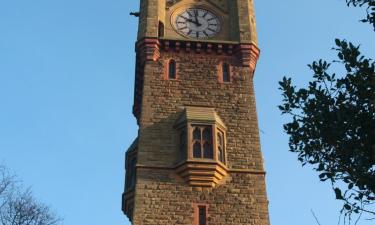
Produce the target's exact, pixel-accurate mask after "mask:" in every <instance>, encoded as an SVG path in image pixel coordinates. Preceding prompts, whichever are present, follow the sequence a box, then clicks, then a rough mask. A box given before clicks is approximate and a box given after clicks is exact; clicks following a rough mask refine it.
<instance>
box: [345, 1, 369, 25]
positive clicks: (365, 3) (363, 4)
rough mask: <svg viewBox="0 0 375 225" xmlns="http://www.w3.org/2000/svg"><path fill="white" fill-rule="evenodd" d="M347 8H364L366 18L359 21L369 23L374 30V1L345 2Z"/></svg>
mask: <svg viewBox="0 0 375 225" xmlns="http://www.w3.org/2000/svg"><path fill="white" fill-rule="evenodd" d="M345 1H346V4H347V5H348V6H354V7H365V8H366V17H365V18H364V19H362V20H361V21H362V22H364V23H370V24H372V26H373V27H374V30H375V0H345Z"/></svg>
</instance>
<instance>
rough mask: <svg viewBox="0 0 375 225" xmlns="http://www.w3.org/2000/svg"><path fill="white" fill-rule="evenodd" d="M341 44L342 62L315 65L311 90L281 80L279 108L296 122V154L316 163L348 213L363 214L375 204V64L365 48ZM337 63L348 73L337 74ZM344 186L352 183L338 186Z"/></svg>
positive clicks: (292, 141)
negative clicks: (361, 49)
mask: <svg viewBox="0 0 375 225" xmlns="http://www.w3.org/2000/svg"><path fill="white" fill-rule="evenodd" d="M335 44H336V47H335V48H333V50H334V51H336V52H337V57H338V60H336V61H333V63H330V62H327V61H325V60H322V59H321V60H318V61H315V62H313V63H311V64H309V65H308V67H309V68H310V69H311V71H312V73H313V79H312V81H310V82H309V84H308V85H307V87H305V88H299V87H296V86H294V85H293V83H292V79H291V78H287V77H284V78H283V79H282V81H280V82H279V85H280V86H279V89H280V90H281V91H282V96H283V100H282V104H281V105H279V106H278V107H279V110H280V111H281V113H282V114H285V115H289V116H290V119H291V120H290V121H289V122H288V123H286V124H284V131H285V132H286V133H287V134H288V135H289V147H290V151H291V152H295V153H297V155H298V160H299V161H300V162H301V163H302V165H306V164H310V165H313V166H314V168H315V170H316V171H318V172H319V179H320V180H321V181H323V182H324V181H327V180H328V181H331V182H332V185H333V186H334V192H335V195H336V199H339V200H341V201H343V202H344V206H343V208H344V209H345V210H348V211H349V212H350V213H357V212H361V211H362V210H363V209H364V207H365V206H366V205H368V204H372V203H375V202H374V201H375V200H374V198H375V169H374V168H375V167H374V165H375V157H374V153H375V63H374V61H373V60H371V59H369V58H366V57H365V56H363V55H361V53H360V50H359V46H355V45H353V44H352V43H350V42H347V41H346V40H340V39H336V40H335ZM333 65H334V66H335V67H337V66H344V69H345V72H343V73H342V74H338V75H336V73H332V72H331V70H332V68H331V67H332V66H333ZM339 71H342V70H339ZM340 182H341V183H345V184H346V185H344V186H342V185H340V186H339V187H340V188H338V187H337V185H336V184H337V183H340ZM344 187H347V188H346V189H345V188H344ZM345 204H348V206H350V208H349V207H348V206H345ZM356 204H357V205H359V206H361V207H359V208H358V207H357V206H356V207H352V206H354V205H356ZM374 215H375V212H374Z"/></svg>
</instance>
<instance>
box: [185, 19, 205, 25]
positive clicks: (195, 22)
mask: <svg viewBox="0 0 375 225" xmlns="http://www.w3.org/2000/svg"><path fill="white" fill-rule="evenodd" d="M186 21H188V22H190V23H194V24H195V25H197V26H201V25H202V24H200V23H199V22H197V21H194V20H192V19H187V20H186Z"/></svg>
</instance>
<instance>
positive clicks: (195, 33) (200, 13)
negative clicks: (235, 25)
mask: <svg viewBox="0 0 375 225" xmlns="http://www.w3.org/2000/svg"><path fill="white" fill-rule="evenodd" d="M174 27H175V29H176V30H177V31H178V32H179V33H180V34H182V35H184V36H188V37H191V38H197V39H207V38H212V37H214V36H216V35H217V34H218V33H219V31H220V27H221V24H220V19H219V18H218V17H217V16H216V15H215V14H214V13H212V12H210V11H208V10H206V9H199V8H190V9H186V10H184V11H182V12H181V13H179V14H178V15H177V16H176V17H175V20H174Z"/></svg>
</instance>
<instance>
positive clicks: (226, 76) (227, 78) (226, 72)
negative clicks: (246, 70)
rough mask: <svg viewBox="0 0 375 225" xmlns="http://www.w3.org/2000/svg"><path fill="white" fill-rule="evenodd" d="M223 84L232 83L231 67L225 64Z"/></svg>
mask: <svg viewBox="0 0 375 225" xmlns="http://www.w3.org/2000/svg"><path fill="white" fill-rule="evenodd" d="M222 71H223V82H230V67H229V65H228V63H223V68H222Z"/></svg>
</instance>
